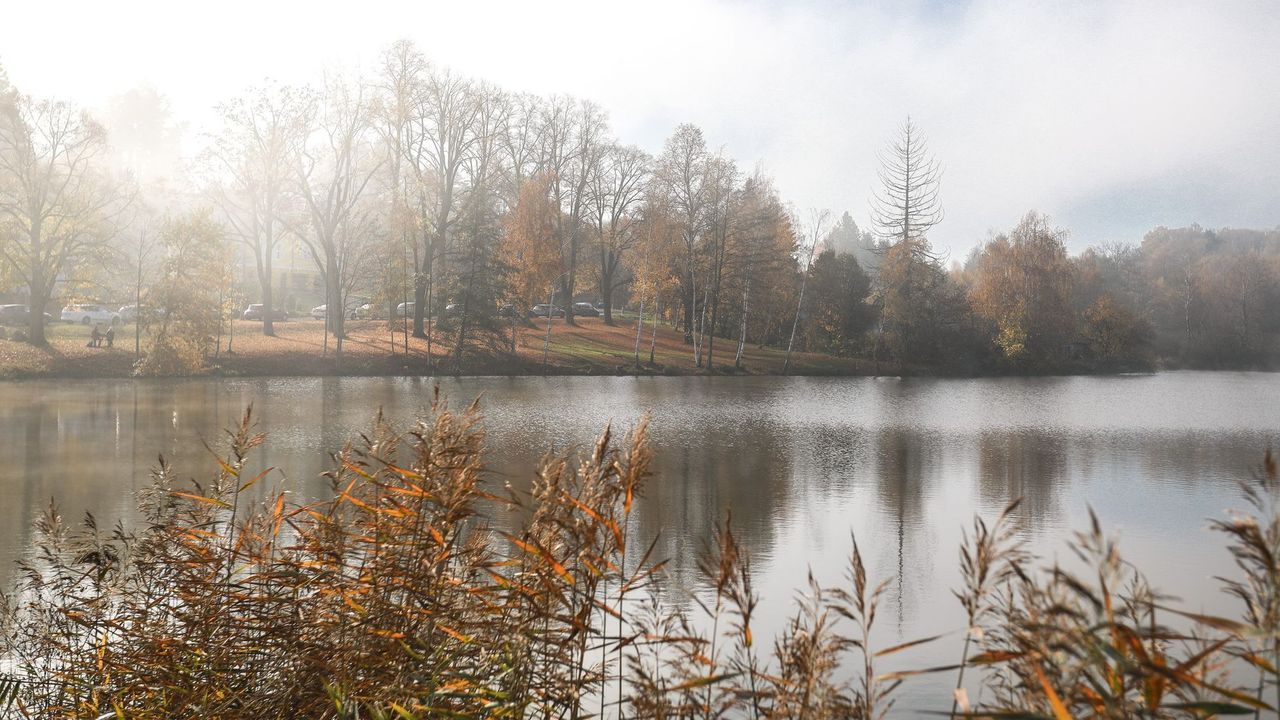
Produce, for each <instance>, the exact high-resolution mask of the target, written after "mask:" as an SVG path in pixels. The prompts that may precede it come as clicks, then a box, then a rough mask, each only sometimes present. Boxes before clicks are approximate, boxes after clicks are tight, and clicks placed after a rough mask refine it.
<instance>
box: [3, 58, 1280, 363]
mask: <svg viewBox="0 0 1280 720" xmlns="http://www.w3.org/2000/svg"><path fill="white" fill-rule="evenodd" d="M373 68H374V69H373V71H372V72H370V73H368V74H367V75H359V74H356V73H331V74H327V75H326V79H325V81H324V82H323V83H322V84H321V86H319V87H293V86H284V85H280V84H275V83H271V82H267V83H264V84H263V85H261V86H259V87H256V88H252V89H249V90H247V91H245V93H244V94H243V95H241V96H240V97H238V98H234V99H232V100H230V101H228V102H226V103H225V104H223V105H222V106H220V107H219V117H220V124H219V126H218V128H217V129H216V131H215V132H213V133H212V134H210V135H209V136H207V137H205V138H203V143H202V145H201V147H200V149H199V151H198V152H196V153H193V154H190V156H188V155H187V154H184V150H183V145H182V141H181V135H182V128H181V126H180V125H178V124H177V123H176V122H175V121H174V120H173V118H172V117H170V116H169V114H168V110H167V106H166V104H165V100H164V98H163V96H161V95H159V94H158V93H155V92H154V91H153V92H151V93H150V94H148V93H134V94H131V95H130V96H126V97H124V98H121V99H120V100H119V101H118V102H117V103H116V105H115V106H113V108H112V110H111V112H109V113H108V117H106V118H105V119H102V120H100V119H98V118H95V117H93V116H91V115H90V114H89V113H88V112H87V111H85V110H84V109H82V108H79V107H77V106H75V105H74V104H71V103H68V102H63V101H58V100H53V99H46V98H39V97H33V96H30V95H27V94H24V93H22V92H21V89H20V88H15V87H11V86H10V84H9V83H8V81H7V80H5V79H4V76H3V74H2V73H0V299H4V300H5V301H6V302H11V303H25V304H28V305H29V306H30V308H31V312H30V313H29V320H28V321H27V322H26V326H25V327H23V328H22V329H20V330H18V331H12V330H10V331H9V334H10V335H11V336H13V337H17V338H20V339H22V340H25V341H26V342H29V343H32V344H35V345H37V346H43V345H45V344H46V342H47V333H46V327H45V325H46V322H47V321H46V319H45V313H46V312H47V313H50V315H51V316H52V317H53V319H54V320H57V317H58V308H59V307H60V306H61V305H62V304H70V303H75V302H100V303H115V304H119V305H125V304H131V305H134V306H136V307H135V310H136V311H138V316H139V318H140V323H142V326H143V329H142V334H143V337H144V338H145V340H144V345H145V352H143V353H142V357H143V359H142V360H141V361H140V363H139V366H138V371H139V373H141V374H148V373H152V374H172V373H174V372H182V371H184V370H187V371H193V370H196V369H199V368H200V367H201V366H203V365H205V364H206V363H207V362H208V361H209V358H210V357H212V356H214V355H216V354H217V351H218V349H219V343H221V342H222V340H221V338H222V336H223V332H222V328H223V326H224V324H225V323H226V322H228V321H229V320H230V319H231V318H233V317H237V316H238V315H239V313H240V311H241V310H242V309H243V308H244V306H245V303H247V302H256V303H262V304H263V305H264V306H265V307H266V308H283V300H282V298H283V297H285V296H286V295H285V293H286V291H285V290H284V288H282V286H281V283H282V280H281V273H280V271H279V268H278V267H275V265H277V264H278V263H279V262H280V261H281V257H282V256H283V255H284V253H285V251H286V250H288V251H290V252H296V253H299V254H300V255H301V256H302V257H303V258H304V259H305V260H304V262H305V263H306V264H308V265H309V266H310V270H311V272H313V273H314V276H315V278H316V281H315V284H316V288H317V290H318V291H319V292H320V293H321V296H322V297H323V299H324V302H325V305H326V307H328V308H342V309H344V311H343V312H328V313H327V315H326V316H325V323H326V330H327V331H328V333H330V334H331V335H332V336H333V337H335V338H336V339H337V341H338V344H337V350H338V352H339V353H340V352H341V339H342V338H343V337H344V335H345V330H344V328H345V323H346V321H347V320H348V319H349V313H348V312H347V311H346V310H347V309H348V308H350V307H352V305H353V304H367V305H371V306H374V307H376V308H380V309H381V312H380V313H379V316H380V317H386V318H395V317H396V316H397V314H398V313H400V314H404V315H406V316H407V317H406V318H405V320H404V321H403V324H404V326H405V327H404V330H405V331H406V333H411V334H412V335H414V336H417V337H427V336H429V335H430V334H432V333H434V332H438V331H444V332H446V333H448V334H449V337H450V338H452V339H451V341H450V342H449V346H450V347H451V348H452V350H451V352H453V353H454V354H455V355H456V356H457V358H458V360H459V362H458V363H457V364H456V366H457V367H461V362H460V360H461V357H462V356H463V355H464V354H466V353H472V352H481V351H485V352H493V351H495V350H494V349H495V348H498V349H500V348H502V347H503V343H504V340H503V338H504V337H506V336H507V333H508V329H509V328H510V326H512V325H513V324H514V323H516V322H521V323H536V322H539V320H538V318H537V317H536V315H537V313H536V312H535V306H537V305H539V304H546V305H552V306H558V307H562V308H563V310H564V313H565V320H564V321H565V322H567V323H569V324H575V323H577V322H579V321H580V318H579V317H577V315H579V314H580V309H578V308H575V306H574V303H575V302H590V303H592V304H595V305H596V306H598V307H599V308H600V310H599V312H600V314H601V315H602V316H603V322H604V323H607V324H610V325H612V324H615V323H621V322H624V320H623V319H621V317H620V316H619V314H618V313H619V310H620V309H621V308H625V309H626V310H627V312H628V315H627V319H626V320H625V322H634V323H636V326H637V332H639V329H640V326H641V325H642V324H643V323H645V322H646V321H652V322H656V321H657V320H659V319H661V320H663V321H665V322H668V323H671V324H674V325H676V326H677V327H678V328H679V329H680V330H682V332H683V336H684V341H685V343H686V345H687V347H688V352H689V353H690V354H691V357H692V359H693V361H694V363H695V364H696V366H697V367H699V368H705V369H707V370H708V371H712V372H720V371H727V370H731V369H735V368H740V367H741V365H742V357H743V350H744V348H746V347H747V346H748V345H758V346H773V347H777V348H783V349H786V351H787V353H788V360H789V358H790V353H791V351H793V350H794V351H797V352H799V351H805V352H821V353H827V354H830V355H834V356H839V357H854V358H864V359H868V360H874V361H876V362H877V363H884V364H885V367H886V368H888V369H890V370H895V371H897V372H946V373H1042V372H1092V371H1103V372H1107V371H1123V370H1143V369H1151V368H1156V367H1196V368H1271V367H1274V366H1275V365H1276V364H1277V359H1278V358H1280V229H1274V230H1244V229H1220V230H1211V229H1206V228H1201V227H1199V226H1192V227H1187V228H1174V229H1170V228H1164V227H1160V228H1156V229H1154V230H1152V231H1150V232H1149V233H1147V235H1146V236H1145V237H1144V238H1142V239H1141V242H1140V243H1139V244H1125V243H1123V242H1110V243H1105V244H1101V245H1098V246H1095V247H1090V248H1089V249H1087V250H1085V251H1083V252H1081V253H1079V254H1076V255H1074V256H1073V255H1071V254H1070V253H1069V252H1068V250H1067V244H1066V240H1067V238H1068V232H1069V230H1068V229H1067V228H1062V227H1058V226H1057V225H1055V223H1054V222H1053V220H1052V219H1051V218H1049V217H1047V216H1045V215H1043V214H1041V213H1039V212H1036V211H1029V212H1027V214H1026V215H1025V216H1024V217H1022V218H1021V219H1018V218H1007V219H999V218H993V219H992V220H993V224H995V225H997V226H1001V225H1003V226H1004V227H1007V228H1008V229H1007V231H1006V232H1002V233H999V234H996V235H993V236H992V237H990V238H988V239H987V240H986V241H985V242H983V243H982V244H981V245H980V246H979V247H977V248H975V250H974V251H973V252H972V253H970V254H969V255H968V257H966V258H964V259H963V260H961V259H960V258H955V257H946V256H944V254H943V253H940V252H939V251H938V250H937V249H936V248H935V247H934V245H933V244H932V243H931V242H930V230H931V229H932V228H934V227H935V226H936V225H937V224H938V223H940V222H942V221H943V200H944V197H945V192H944V191H945V188H944V179H945V178H944V177H943V171H942V165H941V164H940V163H939V161H938V160H937V159H936V158H935V157H934V155H933V154H932V152H931V151H930V150H929V148H928V146H927V144H926V141H925V138H924V135H923V133H922V131H921V130H920V128H918V127H917V126H916V125H914V124H913V123H912V122H911V121H910V120H908V121H907V122H906V123H904V124H903V126H902V128H901V130H900V132H899V133H898V134H897V135H896V136H895V137H893V138H890V139H889V141H888V142H887V143H886V144H885V145H884V148H883V150H882V152H881V154H880V162H881V168H880V181H881V183H880V186H879V187H877V188H875V189H873V190H872V192H871V194H870V197H865V193H864V191H862V190H861V189H850V192H849V195H850V204H851V205H853V204H857V205H861V204H862V203H864V202H868V203H869V204H870V216H871V220H870V222H869V223H868V225H867V227H865V228H863V227H859V226H858V224H857V223H856V222H855V221H854V219H853V217H852V215H851V214H850V213H848V212H845V213H843V214H842V215H841V217H840V218H839V219H838V220H837V219H835V218H834V217H833V215H832V214H831V213H830V212H828V211H825V210H816V209H815V210H805V211H801V210H797V209H796V208H794V207H793V206H792V205H791V204H790V203H788V202H787V200H786V199H785V198H783V197H782V196H781V195H780V193H779V191H778V189H777V188H776V186H775V184H774V182H773V181H772V179H771V178H770V177H769V176H768V175H767V174H765V173H764V172H763V171H759V170H757V171H755V172H747V171H745V170H744V169H743V168H741V167H739V165H738V164H737V163H736V162H735V161H734V160H733V159H732V158H730V157H729V156H728V155H727V154H726V153H725V151H723V150H721V149H718V148H717V147H716V146H715V145H714V143H713V141H709V140H708V139H707V138H706V137H705V136H704V134H703V132H702V130H701V129H699V128H698V127H697V126H695V125H692V124H682V125H680V126H678V127H676V128H675V129H674V131H673V132H672V133H671V134H670V136H669V137H668V139H667V140H666V142H665V144H664V145H663V147H662V149H661V151H660V152H659V153H657V155H656V156H654V155H650V154H649V153H646V152H645V151H644V150H642V149H640V148H639V147H636V146H634V145H629V144H626V143H624V142H623V141H622V140H620V139H618V138H616V137H615V136H614V134H613V133H612V131H611V129H610V126H609V123H608V118H607V116H606V114H605V112H604V111H603V110H602V108H601V107H599V106H598V105H596V104H595V103H593V102H591V101H589V100H582V99H577V98H572V97H565V96H554V97H539V96H534V95H530V94H524V93H517V92H509V91H506V90H503V89H502V88H499V87H495V86H493V85H492V84H489V83H486V82H484V81H481V80H475V79H471V78H467V77H463V76H460V75H459V74H457V73H455V72H453V71H451V70H450V69H448V68H445V67H440V66H437V65H434V64H432V63H431V62H429V61H428V60H427V59H426V57H425V56H424V54H423V53H422V52H421V51H420V50H418V49H417V48H415V47H414V46H413V45H412V44H411V43H408V42H400V43H397V44H395V45H393V46H391V47H390V48H388V49H387V50H386V51H385V52H384V53H383V54H382V56H381V57H379V58H378V59H377V61H376V63H374V66H373ZM877 140H878V139H869V141H868V142H876V141H877ZM286 279H287V278H286ZM290 309H294V308H290ZM517 319H518V320H517ZM262 332H263V333H264V334H266V335H272V334H273V332H274V328H273V317H272V313H271V312H266V313H264V318H263V322H262ZM510 336H511V337H512V338H514V332H511V333H510ZM326 342H327V341H326ZM499 351H500V350H499ZM511 351H512V352H514V347H512V348H511Z"/></svg>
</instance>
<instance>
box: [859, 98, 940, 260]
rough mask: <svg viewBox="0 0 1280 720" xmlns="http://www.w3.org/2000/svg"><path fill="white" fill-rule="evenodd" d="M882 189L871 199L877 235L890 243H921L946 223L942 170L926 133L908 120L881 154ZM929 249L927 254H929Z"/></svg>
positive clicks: (879, 156) (924, 249) (872, 216)
mask: <svg viewBox="0 0 1280 720" xmlns="http://www.w3.org/2000/svg"><path fill="white" fill-rule="evenodd" d="M878 158H879V160H880V170H879V177H880V188H879V189H878V190H877V191H876V192H875V194H874V195H873V196H872V199H871V219H872V222H874V223H875V227H876V232H877V233H878V234H879V235H880V237H881V238H883V239H884V240H886V241H888V242H890V243H898V242H907V243H919V242H921V241H923V240H924V239H925V237H926V235H927V234H928V232H929V229H930V228H932V227H933V226H934V225H937V224H938V223H939V222H942V216H943V212H942V204H941V203H940V202H939V201H938V189H939V186H940V184H941V182H940V181H941V179H942V167H941V166H940V165H939V164H938V161H937V159H935V158H934V157H933V155H932V154H930V153H929V149H928V146H927V145H926V143H925V138H924V135H923V133H921V132H920V130H919V129H918V128H916V126H915V125H914V124H913V123H912V122H911V118H910V117H908V118H907V121H906V122H905V123H903V125H902V129H901V131H900V132H899V136H898V139H897V140H895V141H894V142H892V143H890V144H889V145H888V147H886V148H885V149H884V150H883V151H881V152H880V153H879V155H878ZM927 250H928V248H927V246H925V247H924V248H923V251H926V252H927Z"/></svg>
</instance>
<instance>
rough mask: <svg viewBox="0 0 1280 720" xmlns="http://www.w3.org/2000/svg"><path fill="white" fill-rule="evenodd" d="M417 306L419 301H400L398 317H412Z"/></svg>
mask: <svg viewBox="0 0 1280 720" xmlns="http://www.w3.org/2000/svg"><path fill="white" fill-rule="evenodd" d="M417 306H418V303H416V302H402V303H400V304H399V305H397V306H396V317H398V318H402V317H411V316H412V315H413V311H414V310H415V309H416V308H417Z"/></svg>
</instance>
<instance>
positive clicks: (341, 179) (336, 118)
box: [293, 78, 382, 353]
mask: <svg viewBox="0 0 1280 720" xmlns="http://www.w3.org/2000/svg"><path fill="white" fill-rule="evenodd" d="M369 120H370V105H369V100H368V97H367V95H366V92H365V88H364V86H363V85H362V84H361V83H359V82H347V81H343V80H341V79H339V78H330V79H329V81H328V82H326V87H325V91H324V93H323V94H322V95H321V99H320V103H319V105H318V113H317V116H316V119H315V121H314V122H305V123H304V125H305V126H308V128H309V129H308V131H307V134H306V136H305V137H304V138H303V139H302V141H301V142H300V143H299V144H298V146H297V148H296V150H295V152H294V156H293V163H294V166H295V173H296V182H297V192H298V194H299V195H300V196H301V198H302V200H303V204H304V214H305V217H306V223H305V226H303V227H297V228H295V231H296V232H297V235H298V237H299V238H300V239H301V240H302V242H303V243H304V244H305V245H306V246H307V248H308V250H310V254H311V257H312V259H313V260H314V261H315V263H316V268H317V269H318V270H319V272H320V277H321V279H322V280H323V282H324V287H325V308H326V312H325V324H326V330H327V331H328V332H331V333H333V335H334V336H335V338H337V343H338V345H337V347H338V352H339V353H341V352H342V339H343V336H344V322H345V319H346V292H345V289H346V288H347V287H348V286H349V284H350V280H351V276H352V274H353V273H352V271H353V270H354V268H351V267H347V266H346V261H347V260H349V259H354V258H358V257H360V256H361V255H362V254H363V252H362V251H361V250H360V249H359V248H356V247H354V246H355V245H357V244H359V243H360V242H361V241H362V240H364V239H366V238H365V237H363V236H362V234H361V233H359V232H353V230H356V229H357V228H361V227H362V226H363V225H364V223H360V222H358V219H357V218H355V217H353V215H354V213H355V212H356V210H357V208H358V207H359V205H360V203H361V200H362V198H363V197H364V195H365V191H366V190H367V189H368V188H369V186H370V183H371V181H372V180H373V178H374V176H375V175H376V174H377V173H378V172H379V170H380V169H381V166H382V159H381V158H378V157H376V156H375V155H374V152H373V148H372V145H371V142H370V140H371V138H370V124H369Z"/></svg>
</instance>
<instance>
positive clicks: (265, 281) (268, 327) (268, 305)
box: [259, 244, 276, 336]
mask: <svg viewBox="0 0 1280 720" xmlns="http://www.w3.org/2000/svg"><path fill="white" fill-rule="evenodd" d="M262 268H263V273H262V275H261V276H260V277H259V281H260V282H261V283H262V334H263V335H267V336H274V335H275V334H276V328H275V325H274V324H273V323H272V322H271V316H272V315H274V314H275V310H276V305H275V302H274V301H273V300H272V297H271V247H270V245H269V244H268V246H267V248H266V259H265V260H264V261H263V263H262Z"/></svg>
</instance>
